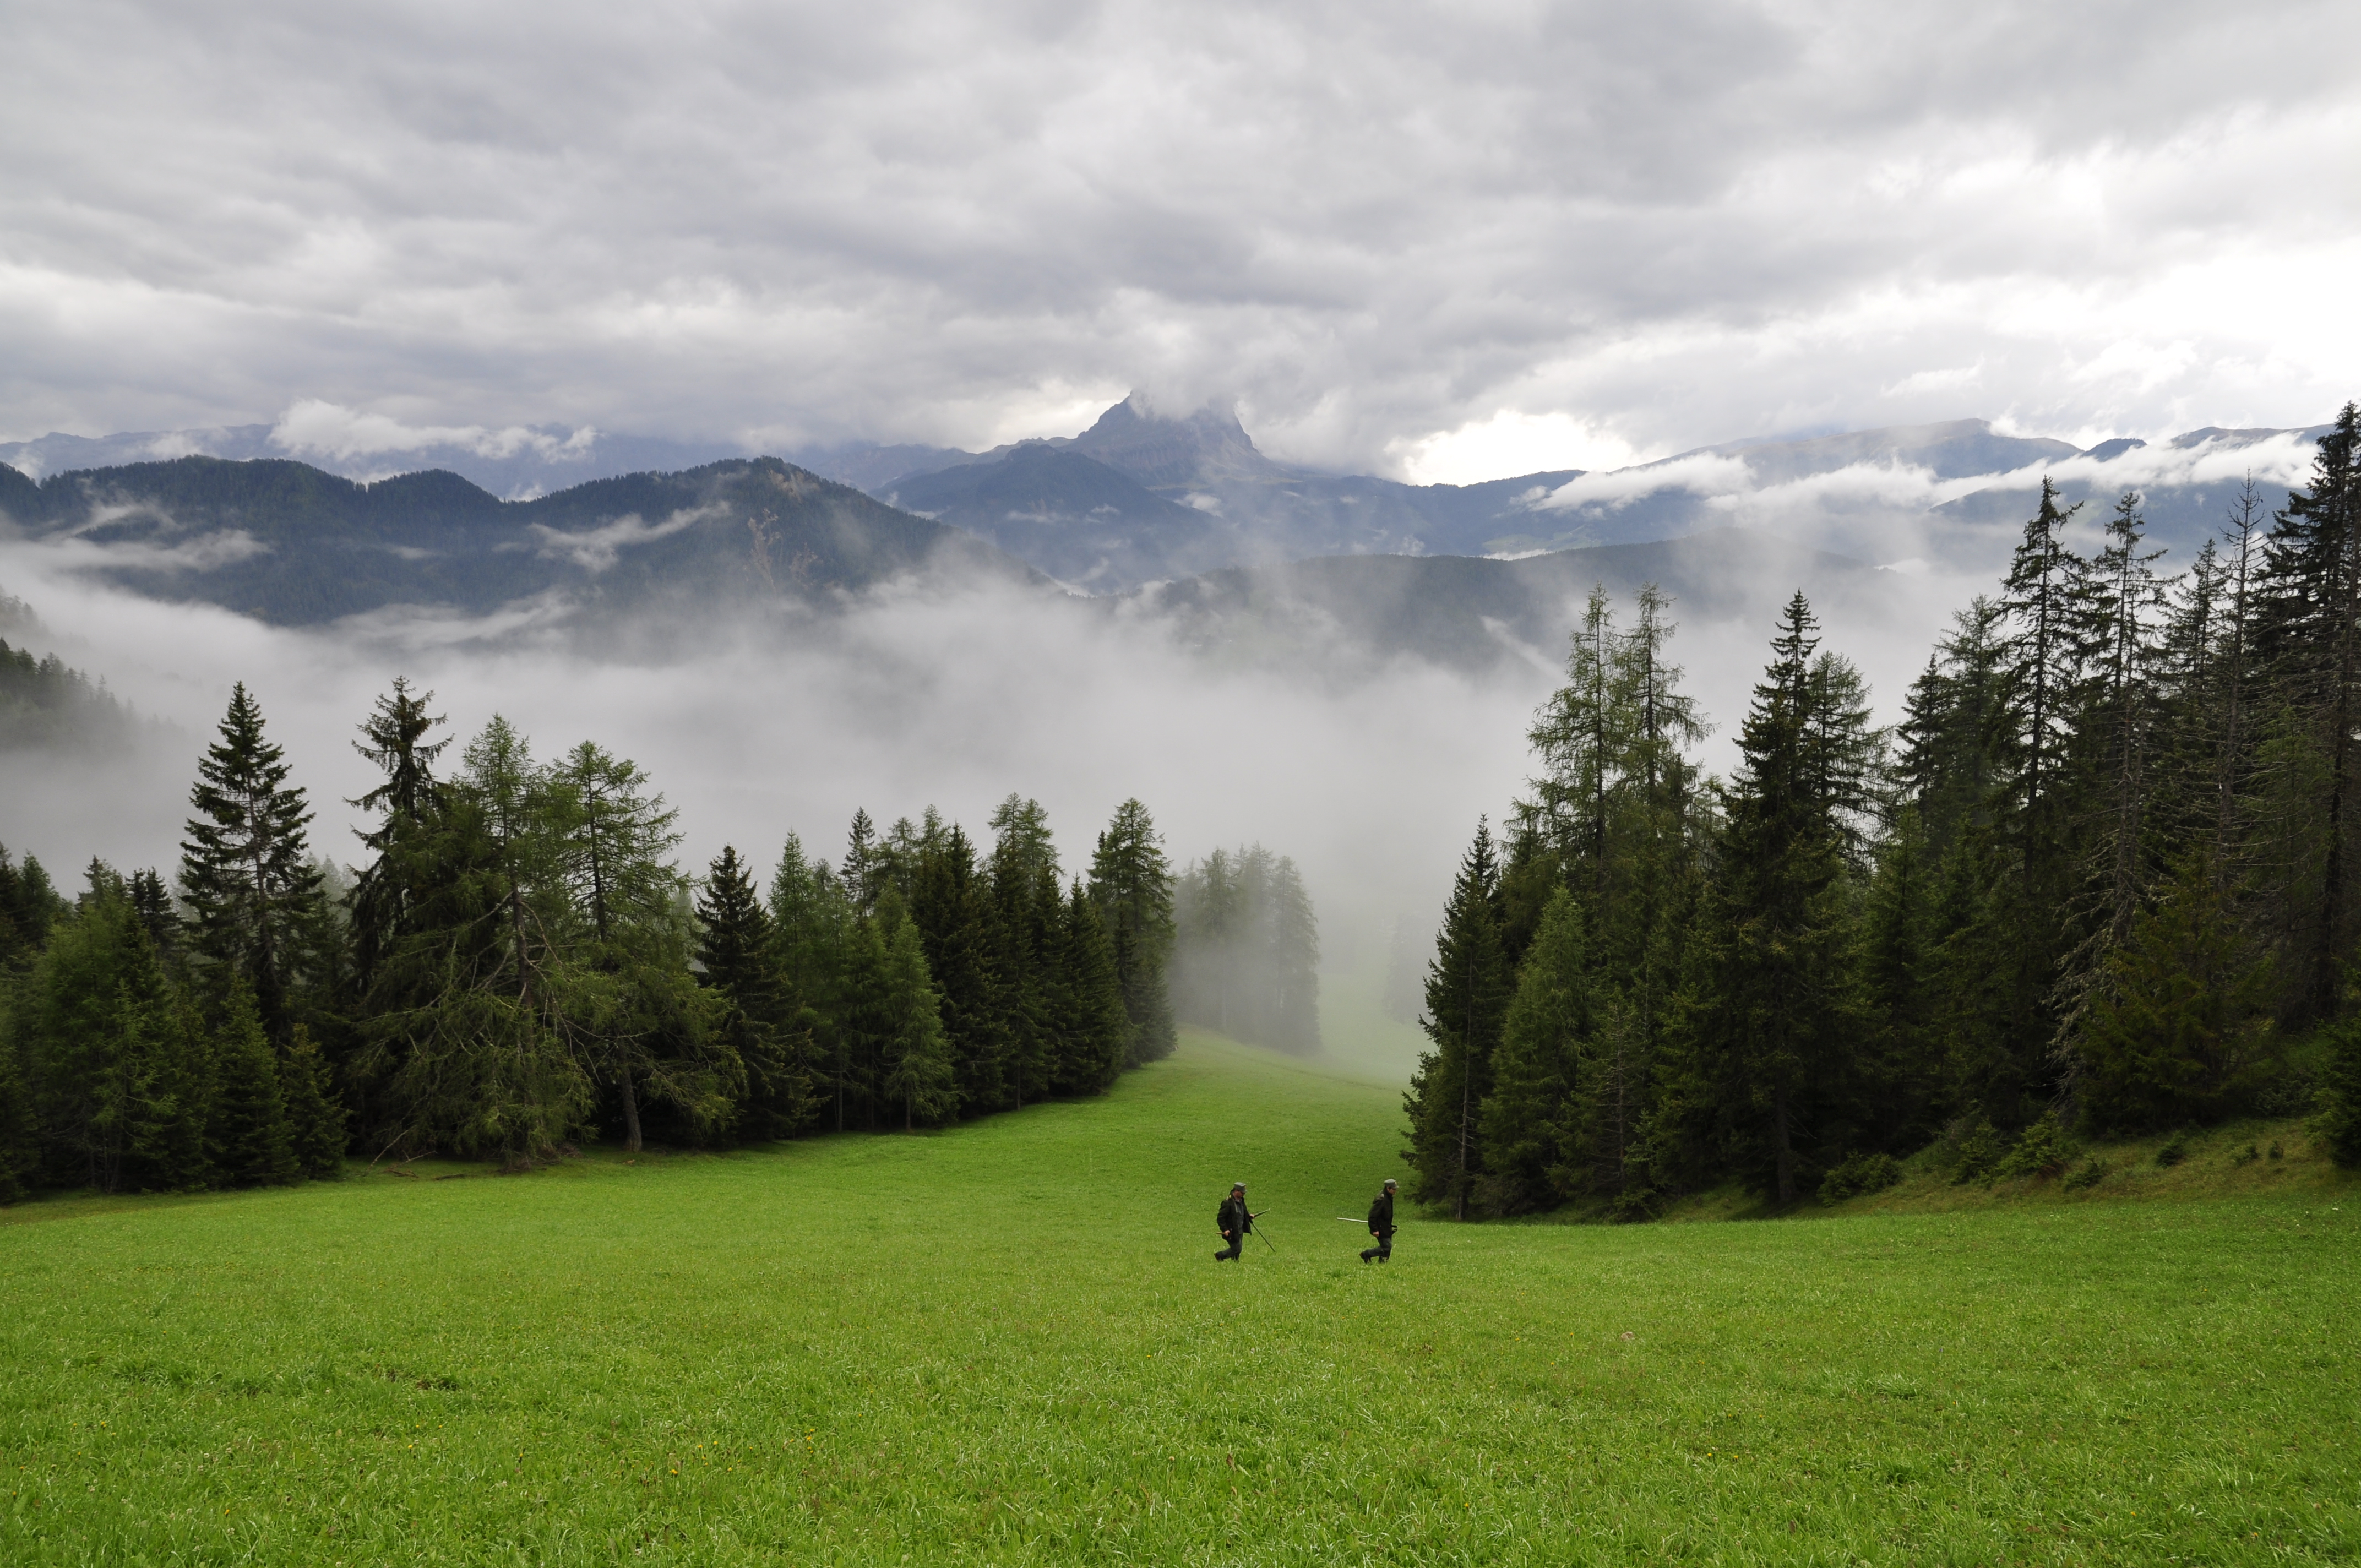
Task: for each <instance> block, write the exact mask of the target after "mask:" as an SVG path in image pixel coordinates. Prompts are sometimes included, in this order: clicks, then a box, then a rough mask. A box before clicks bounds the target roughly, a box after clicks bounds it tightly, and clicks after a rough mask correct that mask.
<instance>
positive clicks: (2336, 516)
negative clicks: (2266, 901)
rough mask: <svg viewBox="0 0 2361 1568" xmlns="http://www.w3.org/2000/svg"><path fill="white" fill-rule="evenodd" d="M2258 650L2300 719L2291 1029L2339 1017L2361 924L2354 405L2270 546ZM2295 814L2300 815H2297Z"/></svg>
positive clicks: (2360, 587) (2340, 418) (2359, 441)
mask: <svg viewBox="0 0 2361 1568" xmlns="http://www.w3.org/2000/svg"><path fill="white" fill-rule="evenodd" d="M2260 587H2261V589H2262V598H2263V606H2262V612H2261V616H2260V622H2261V623H2260V625H2259V627H2258V628H2257V652H2258V653H2259V654H2260V655H2261V656H2262V657H2263V658H2264V659H2265V660H2266V661H2267V662H2268V669H2269V674H2270V683H2271V688H2272V696H2273V697H2274V698H2275V700H2276V702H2277V704H2278V705H2279V707H2280V709H2281V710H2282V712H2283V713H2284V714H2285V715H2286V716H2287V718H2288V719H2289V720H2290V721H2291V722H2290V724H2289V725H2288V726H2287V727H2286V732H2285V733H2284V735H2283V737H2282V741H2283V747H2282V749H2283V751H2286V752H2287V753H2289V754H2287V755H2283V756H2282V757H2281V758H2280V759H2279V761H2278V763H2277V766H2278V767H2279V770H2280V771H2281V773H2284V774H2289V775H2298V774H2300V775H2302V776H2303V777H2304V779H2305V784H2304V786H2303V788H2302V789H2301V792H2300V794H2299V795H2297V796H2296V797H2295V798H2294V799H2292V800H2290V802H2289V804H2290V806H2292V807H2295V808H2298V809H2299V810H2301V817H2300V818H2299V819H2298V821H2297V822H2296V823H2294V824H2291V826H2294V827H2295V828H2296V831H2295V833H2294V835H2293V836H2292V839H2291V841H2290V842H2289V843H2288V844H2287V845H2286V847H2285V851H2284V852H2285V854H2286V858H2287V860H2288V861H2289V862H2290V864H2292V865H2295V866H2299V867H2302V868H2305V869H2307V870H2309V871H2310V872H2311V873H2312V874H2310V875H2308V876H2302V877H2298V878H2292V879H2290V883H2289V888H2288V893H2289V895H2290V898H2289V907H2288V909H2287V911H2286V914H2285V916H2284V920H2285V925H2286V927H2287V930H2288V936H2289V945H2290V949H2291V950H2290V953H2289V957H2290V960H2291V961H2290V978H2291V979H2293V980H2294V981H2295V983H2296V985H2297V986H2298V991H2297V993H2296V996H2295V998H2294V999H2293V1005H2292V1007H2291V1008H2290V1021H2300V1020H2312V1019H2327V1018H2332V1017H2334V1016H2335V1014H2336V1011H2337V1008H2338V1005H2339V1003H2340V1000H2341V991H2340V988H2341V986H2342V983H2343V981H2342V973H2343V966H2344V965H2345V963H2346V962H2347V960H2348V959H2350V957H2351V952H2350V948H2351V947H2352V945H2353V944H2352V938H2353V933H2354V928H2355V925H2356V921H2355V916H2354V913H2353V909H2352V905H2353V903H2354V893H2353V888H2352V883H2353V881H2354V878H2353V877H2352V874H2351V870H2350V868H2351V864H2352V861H2353V854H2354V851H2353V845H2352V839H2353V836H2354V828H2355V824H2354V817H2355V816H2356V811H2355V809H2354V805H2353V802H2354V799H2355V795H2356V772H2361V747H2356V744H2355V741H2354V729H2355V727H2356V724H2361V409H2356V406H2355V405H2354V404H2352V403H2347V404H2345V408H2344V410H2343V411H2341V412H2340V413H2339V414H2338V415H2337V417H2336V422H2335V423H2334V425H2333V426H2332V427H2331V428H2330V430H2329V433H2327V434H2326V435H2324V436H2323V437H2322V438H2321V441H2320V448H2319V451H2318V453H2317V454H2316V455H2314V457H2313V459H2312V482H2311V483H2310V484H2309V485H2308V486H2307V487H2305V488H2303V489H2301V490H2297V491H2293V492H2290V495H2289V496H2288V504H2287V507H2286V509H2285V510H2282V511H2280V512H2279V514H2278V515H2277V519H2276V521H2275V525H2274V527H2273V528H2272V530H2271V536H2270V539H2269V542H2268V544H2267V546H2266V548H2265V553H2264V565H2263V572H2262V582H2261V584H2260ZM2294 815H2295V814H2294V812H2290V816H2294Z"/></svg>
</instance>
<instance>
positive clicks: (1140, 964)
mask: <svg viewBox="0 0 2361 1568" xmlns="http://www.w3.org/2000/svg"><path fill="white" fill-rule="evenodd" d="M1091 897H1092V899H1093V901H1094V902H1096V904H1097V905H1098V906H1099V914H1100V917H1101V918H1102V919H1103V920H1104V922H1105V924H1106V927H1107V937H1108V940H1109V941H1110V942H1111V943H1112V944H1113V947H1114V950H1115V977H1116V980H1117V981H1118V982H1119V983H1120V984H1121V986H1122V988H1123V1008H1124V1016H1125V1018H1126V1020H1127V1025H1126V1041H1125V1047H1124V1059H1125V1065H1126V1066H1129V1067H1137V1066H1139V1065H1140V1064H1141V1063H1143V1062H1151V1061H1160V1060H1162V1059H1163V1058H1166V1057H1169V1056H1170V1055H1171V1054H1172V1051H1173V1048H1174V1047H1175V1045H1176V1043H1177V1041H1178V1036H1177V1035H1176V1033H1175V1030H1174V1025H1173V1016H1172V998H1171V994H1170V988H1169V985H1168V983H1167V980H1166V974H1165V966H1166V965H1167V963H1168V962H1169V961H1170V958H1171V953H1172V942H1173V937H1174V928H1173V922H1172V868H1171V864H1170V861H1167V860H1166V859H1165V857H1164V850H1163V847H1162V840H1161V839H1159V837H1158V835H1157V832H1156V824H1155V823H1154V821H1152V820H1151V819H1150V818H1149V817H1148V807H1147V806H1142V805H1141V804H1140V803H1139V802H1138V801H1137V800H1126V801H1125V802H1124V803H1123V804H1122V805H1121V806H1117V807H1116V808H1115V819H1114V820H1113V821H1111V822H1109V823H1108V824H1107V827H1106V830H1105V831H1104V832H1103V833H1101V834H1100V835H1099V840H1098V849H1097V850H1096V852H1095V853H1093V855H1092V857H1091Z"/></svg>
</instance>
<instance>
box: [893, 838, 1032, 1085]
mask: <svg viewBox="0 0 2361 1568" xmlns="http://www.w3.org/2000/svg"><path fill="white" fill-rule="evenodd" d="M910 918H911V921H912V923H913V924H914V925H915V926H917V930H918V936H919V939H920V940H921V941H922V942H923V943H924V944H925V947H926V953H927V967H928V970H929V971H930V972H931V973H932V974H933V976H934V979H935V986H936V990H937V992H938V993H939V996H940V998H941V1013H942V1025H943V1034H944V1036H945V1037H946V1038H947V1039H948V1040H949V1041H950V1051H951V1062H952V1067H953V1070H954V1072H955V1074H956V1077H957V1080H958V1088H959V1093H960V1105H961V1109H962V1110H963V1111H964V1112H966V1113H969V1114H971V1115H981V1114H983V1113H986V1112H990V1111H997V1110H999V1109H1001V1107H1002V1106H1003V1105H1004V1104H1005V1102H1006V1097H1007V1080H1006V1072H1007V1066H1008V1063H1007V1055H1008V1041H1007V1036H1006V1034H1005V1026H1006V1014H1007V1006H1006V1003H1005V997H1004V994H1003V981H1002V979H1001V974H1000V968H999V958H1000V953H1001V950H1002V948H1003V946H1004V944H1003V942H1002V940H1001V934H1000V928H999V911H998V908H997V906H996V905H994V902H993V898H992V891H991V888H990V886H989V884H988V883H986V882H985V880H984V878H983V873H982V872H981V870H980V869H979V867H978V866H977V864H976V859H975V847H974V845H973V844H972V843H971V842H970V841H969V839H968V837H967V834H966V833H965V832H964V831H963V830H962V829H961V828H959V827H958V826H957V825H953V826H952V827H951V828H949V829H948V830H947V831H945V832H944V833H943V834H942V835H941V836H940V837H939V839H937V840H936V841H935V842H934V843H933V844H932V845H931V846H930V847H929V848H928V850H927V851H926V853H925V854H924V855H923V856H922V857H921V860H920V863H919V865H918V867H917V872H916V873H915V875H914V877H913V880H912V883H911V892H910Z"/></svg>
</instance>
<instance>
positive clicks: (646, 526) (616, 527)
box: [528, 506, 726, 572]
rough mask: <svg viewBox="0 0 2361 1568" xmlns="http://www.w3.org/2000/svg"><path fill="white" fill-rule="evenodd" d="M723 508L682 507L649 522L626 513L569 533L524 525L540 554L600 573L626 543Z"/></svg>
mask: <svg viewBox="0 0 2361 1568" xmlns="http://www.w3.org/2000/svg"><path fill="white" fill-rule="evenodd" d="M722 510H726V509H724V508H721V507H716V506H705V507H685V508H683V509H682V510H679V511H676V512H675V513H673V514H672V515H671V516H670V517H668V518H666V519H664V521H662V522H650V521H647V520H646V519H645V518H643V517H642V516H641V515H640V514H639V513H638V512H630V513H627V514H625V515H624V516H622V517H619V518H617V519H615V520H614V521H612V522H602V523H600V524H599V525H598V527H596V528H586V529H581V530H578V531H571V532H569V531H568V530H566V529H562V528H552V527H550V526H549V525H548V524H547V523H541V522H536V523H532V524H529V525H528V526H529V527H530V528H531V529H532V530H533V534H534V536H535V537H536V538H538V539H539V540H540V541H541V550H540V554H544V555H546V556H549V557H551V558H553V559H557V560H566V561H571V562H573V563H574V564H575V565H577V566H580V567H583V568H585V569H587V570H588V571H592V572H603V571H605V570H606V569H607V568H608V567H609V566H611V565H614V564H615V559H616V557H617V556H618V555H619V554H621V553H622V552H623V551H624V550H625V549H628V548H629V547H630V546H631V545H634V544H648V543H653V542H654V541H656V540H659V539H664V538H667V537H669V536H670V535H672V534H675V533H678V532H680V531H681V530H682V529H684V528H687V527H689V526H691V525H692V524H694V523H697V522H698V521H701V520H703V519H705V518H708V517H712V516H714V515H715V514H716V513H718V512H719V511H722Z"/></svg>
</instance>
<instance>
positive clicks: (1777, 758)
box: [1685, 592, 1859, 1204]
mask: <svg viewBox="0 0 2361 1568" xmlns="http://www.w3.org/2000/svg"><path fill="white" fill-rule="evenodd" d="M1815 630H1817V622H1816V621H1815V620H1813V617H1812V613H1811V608H1810V606H1809V605H1808V604H1806V602H1805V599H1804V596H1803V595H1802V593H1800V592H1798V593H1797V594H1796V595H1795V597H1794V598H1792V599H1790V600H1789V601H1788V605H1787V609H1786V610H1785V612H1784V615H1783V616H1782V619H1781V624H1780V630H1779V634H1778V636H1777V637H1775V638H1774V639H1773V641H1772V645H1771V646H1772V652H1773V658H1772V662H1771V664H1770V665H1769V667H1768V668H1767V669H1766V670H1765V671H1764V674H1763V682H1762V684H1761V685H1757V686H1756V687H1755V693H1754V703H1753V706H1752V707H1751V708H1750V709H1749V711H1748V713H1747V717H1746V724H1745V728H1744V729H1743V730H1742V731H1741V734H1740V739H1739V750H1740V752H1741V758H1742V762H1741V768H1740V772H1739V775H1738V777H1737V778H1736V779H1735V780H1734V781H1733V782H1732V784H1731V786H1730V793H1729V798H1728V811H1729V826H1728V828H1727V830H1726V831H1725V833H1724V835H1723V839H1722V844H1721V849H1720V854H1719V863H1718V865H1717V868H1716V872H1715V875H1714V878H1713V883H1712V885H1711V889H1710V891H1709V893H1708V898H1707V905H1706V910H1705V920H1704V927H1703V929H1702V931H1701V933H1700V936H1699V942H1700V955H1699V956H1700V964H1699V970H1698V973H1697V979H1696V981H1695V982H1694V985H1693V988H1692V989H1691V991H1690V992H1689V994H1688V996H1687V997H1686V1009H1685V1010H1686V1021H1685V1022H1686V1029H1685V1033H1686V1039H1687V1045H1688V1051H1687V1064H1688V1076H1689V1078H1690V1085H1689V1090H1688V1096H1687V1102H1688V1104H1689V1106H1690V1108H1691V1111H1692V1113H1704V1114H1706V1115H1708V1117H1709V1118H1710V1121H1711V1124H1712V1125H1711V1135H1712V1140H1711V1141H1713V1142H1717V1143H1720V1144H1722V1145H1723V1146H1726V1147H1727V1149H1728V1151H1729V1154H1730V1158H1731V1159H1732V1160H1733V1161H1734V1163H1735V1164H1736V1166H1737V1168H1738V1169H1739V1170H1740V1171H1741V1174H1743V1175H1744V1176H1746V1177H1747V1178H1748V1179H1749V1180H1750V1181H1751V1182H1752V1183H1754V1184H1755V1185H1757V1186H1758V1187H1759V1188H1760V1189H1761V1190H1766V1191H1767V1192H1769V1193H1770V1194H1771V1196H1773V1198H1774V1199H1775V1201H1778V1202H1780V1203H1782V1204H1786V1203H1792V1202H1794V1201H1795V1198H1796V1196H1797V1194H1798V1192H1799V1191H1800V1190H1801V1185H1802V1179H1803V1177H1804V1176H1805V1174H1806V1168H1807V1167H1808V1166H1809V1164H1810V1163H1811V1162H1812V1146H1813V1145H1814V1144H1817V1146H1818V1148H1819V1153H1820V1155H1821V1157H1822V1158H1823V1159H1830V1157H1831V1156H1832V1155H1833V1154H1835V1153H1837V1152H1839V1151H1838V1150H1837V1149H1836V1148H1835V1146H1836V1145H1838V1144H1840V1143H1841V1142H1843V1141H1845V1140H1846V1138H1847V1136H1848V1135H1849V1134H1850V1131H1851V1128H1850V1126H1849V1125H1848V1122H1849V1120H1850V1118H1849V1117H1848V1114H1847V1113H1848V1112H1851V1113H1854V1114H1855V1115H1857V1106H1855V1105H1851V1104H1848V1096H1849V1092H1850V1090H1851V1087H1852V1086H1851V1085H1850V1084H1849V1083H1848V1082H1847V1080H1848V1078H1849V1076H1850V1071H1849V1069H1850V1066H1851V1064H1852V1060H1853V1047H1854V1046H1855V1043H1856V1040H1857V1038H1858V1033H1859V1031H1858V1028H1857V1019H1858V1013H1859V1009H1858V1006H1857V1003H1856V999H1855V997H1854V994H1853V976H1852V972H1851V968H1850V939H1849V938H1850V933H1849V931H1848V928H1847V924H1846V907H1845V887H1844V882H1843V874H1844V861H1843V857H1842V854H1841V848H1840V847H1841V837H1842V836H1841V831H1840V829H1839V826H1838V824H1837V822H1836V820H1835V813H1836V810H1837V807H1838V803H1837V802H1835V801H1832V800H1831V799H1830V798H1829V797H1828V796H1827V795H1824V794H1822V793H1821V789H1822V783H1821V778H1820V775H1819V772H1818V769H1817V766H1816V764H1815V752H1816V751H1817V746H1818V743H1817V742H1816V741H1815V740H1814V735H1815V729H1816V721H1817V718H1818V717H1819V716H1818V715H1817V714H1816V713H1815V711H1814V704H1815V700H1816V697H1817V695H1818V691H1819V687H1818V684H1817V683H1816V681H1815V680H1814V678H1813V665H1814V660H1813V654H1814V652H1816V650H1817V639H1816V638H1815V637H1814V636H1813V632H1814V631H1815ZM1830 1162H1831V1163H1832V1159H1830Z"/></svg>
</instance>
